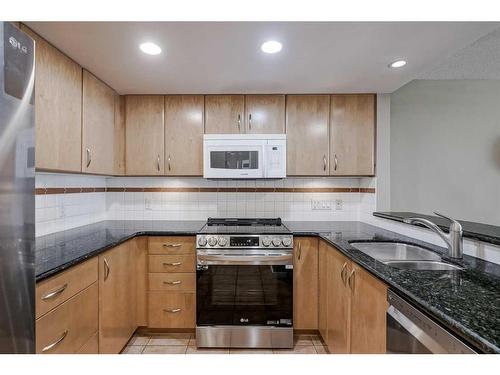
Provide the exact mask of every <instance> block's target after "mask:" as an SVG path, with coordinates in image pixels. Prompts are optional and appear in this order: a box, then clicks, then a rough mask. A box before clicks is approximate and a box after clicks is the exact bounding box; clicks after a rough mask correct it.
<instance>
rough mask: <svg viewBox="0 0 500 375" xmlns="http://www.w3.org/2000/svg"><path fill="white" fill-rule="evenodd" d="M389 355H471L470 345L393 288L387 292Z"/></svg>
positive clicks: (387, 347) (472, 351)
mask: <svg viewBox="0 0 500 375" xmlns="http://www.w3.org/2000/svg"><path fill="white" fill-rule="evenodd" d="M387 301H388V302H389V308H388V309H387V344H386V345H387V346H386V352H387V353H388V354H398V353H399V354H413V353H415V354H417V353H421V354H425V353H441V354H447V353H448V354H470V353H476V352H475V351H474V350H473V349H472V348H470V347H469V346H468V345H467V344H465V343H464V342H462V341H461V340H459V339H458V338H457V337H456V336H454V335H453V334H452V333H450V332H449V331H447V330H446V329H444V328H443V327H441V326H440V325H439V324H437V323H436V322H434V321H433V320H432V319H431V318H429V317H428V316H426V315H425V314H423V313H422V312H420V311H419V310H417V309H416V308H415V307H413V306H412V305H410V304H409V303H408V302H406V301H405V300H403V299H402V298H401V297H399V296H397V295H396V294H394V293H393V292H392V291H390V290H389V291H388V292H387Z"/></svg>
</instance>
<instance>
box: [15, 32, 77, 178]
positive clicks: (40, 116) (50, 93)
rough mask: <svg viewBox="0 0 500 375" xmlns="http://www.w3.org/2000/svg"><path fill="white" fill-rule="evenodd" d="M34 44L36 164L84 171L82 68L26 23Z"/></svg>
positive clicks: (37, 166) (49, 167)
mask: <svg viewBox="0 0 500 375" xmlns="http://www.w3.org/2000/svg"><path fill="white" fill-rule="evenodd" d="M21 30H23V31H24V32H26V33H27V34H29V35H30V36H31V37H32V38H33V39H34V40H35V42H36V46H35V50H36V52H35V87H36V90H35V102H36V105H35V147H36V148H35V150H36V155H35V166H36V168H38V169H44V170H52V171H67V172H80V171H81V170H82V168H81V167H82V159H81V148H82V123H81V117H82V68H81V66H80V65H78V64H77V63H75V62H74V61H73V60H71V59H70V58H69V57H67V56H66V55H64V54H63V53H61V52H60V51H59V50H57V49H56V48H55V47H53V46H52V45H50V44H49V43H48V42H47V41H45V40H44V39H43V38H41V37H40V36H38V35H37V34H35V33H34V32H33V31H31V30H30V29H29V28H28V27H26V26H25V25H21Z"/></svg>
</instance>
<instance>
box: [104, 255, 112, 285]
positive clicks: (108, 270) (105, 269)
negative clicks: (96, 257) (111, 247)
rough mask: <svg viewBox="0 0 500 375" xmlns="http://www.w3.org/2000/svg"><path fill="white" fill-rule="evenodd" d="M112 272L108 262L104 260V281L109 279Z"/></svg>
mask: <svg viewBox="0 0 500 375" xmlns="http://www.w3.org/2000/svg"><path fill="white" fill-rule="evenodd" d="M110 271H111V270H110V268H109V263H108V260H107V259H106V258H104V281H106V280H107V279H108V277H109V273H110Z"/></svg>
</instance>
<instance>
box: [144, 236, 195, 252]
mask: <svg viewBox="0 0 500 375" xmlns="http://www.w3.org/2000/svg"><path fill="white" fill-rule="evenodd" d="M148 248H149V254H161V255H176V254H194V253H195V238H194V237H187V236H169V237H149V239H148Z"/></svg>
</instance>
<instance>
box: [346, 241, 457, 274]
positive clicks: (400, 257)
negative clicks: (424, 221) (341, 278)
mask: <svg viewBox="0 0 500 375" xmlns="http://www.w3.org/2000/svg"><path fill="white" fill-rule="evenodd" d="M350 245H351V246H352V247H354V248H355V249H357V250H359V251H361V252H363V253H365V254H366V255H368V256H370V257H372V258H374V259H376V260H378V261H379V262H382V263H384V264H386V265H388V266H391V267H395V268H400V269H406V270H420V271H456V270H461V269H463V268H462V267H460V266H457V265H455V264H451V263H447V262H444V261H443V260H442V259H441V256H439V254H437V253H435V252H433V251H431V250H427V249H425V248H423V247H420V246H416V245H411V244H407V243H403V242H351V243H350Z"/></svg>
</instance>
